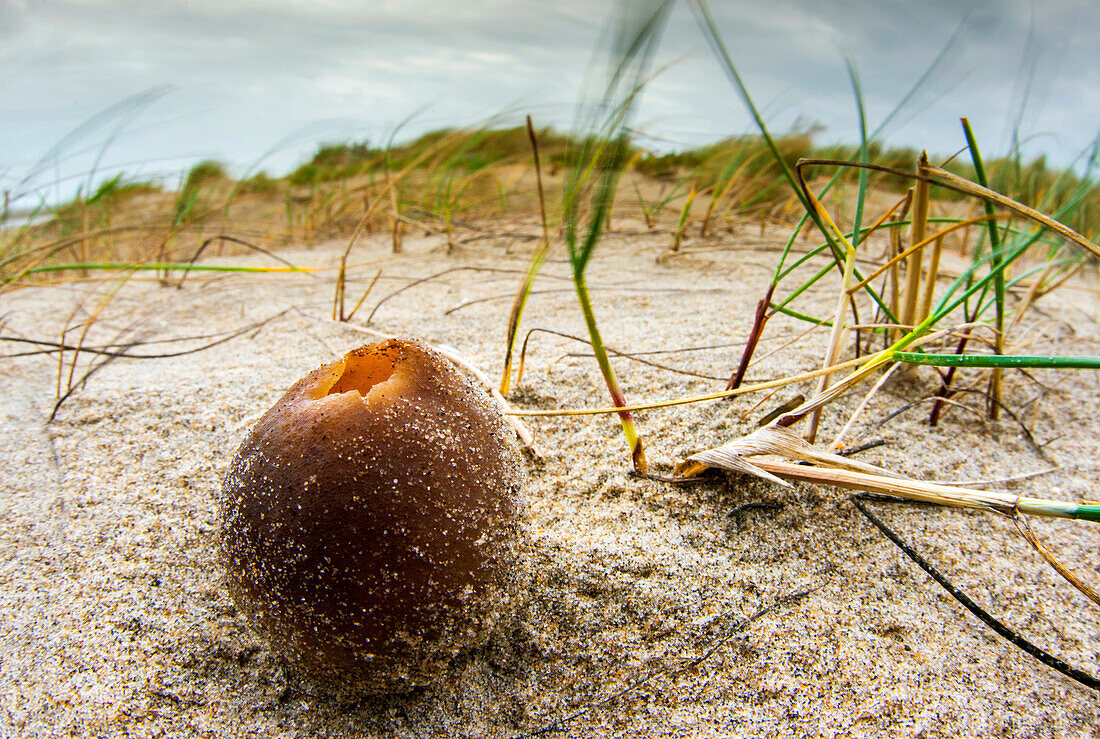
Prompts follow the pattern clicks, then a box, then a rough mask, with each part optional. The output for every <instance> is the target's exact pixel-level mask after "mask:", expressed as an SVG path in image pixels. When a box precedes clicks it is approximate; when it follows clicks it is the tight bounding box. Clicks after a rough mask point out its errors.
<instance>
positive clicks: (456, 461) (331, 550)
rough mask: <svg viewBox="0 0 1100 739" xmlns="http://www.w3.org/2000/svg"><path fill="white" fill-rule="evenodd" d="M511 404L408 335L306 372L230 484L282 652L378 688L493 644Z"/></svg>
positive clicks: (247, 574) (245, 453)
mask: <svg viewBox="0 0 1100 739" xmlns="http://www.w3.org/2000/svg"><path fill="white" fill-rule="evenodd" d="M519 479H520V476H519V461H518V458H517V456H516V453H515V449H514V445H513V444H512V442H511V440H510V434H509V431H508V428H507V426H506V425H505V423H504V421H503V419H502V418H501V415H500V413H499V411H498V410H497V409H496V408H495V406H494V405H493V404H492V403H491V401H490V400H489V399H488V397H487V396H486V395H485V394H484V393H482V392H481V391H479V390H478V389H476V388H475V387H474V386H473V385H472V384H471V383H470V382H469V381H468V380H467V379H466V378H465V377H464V376H463V375H461V374H460V373H459V372H458V371H457V370H456V369H455V367H454V365H453V364H451V362H450V361H448V360H447V359H446V358H444V357H443V356H441V355H440V354H438V353H437V352H435V351H434V350H432V349H429V348H428V347H427V346H425V345H423V344H421V343H420V342H417V341H412V340H398V339H393V340H389V341H384V342H381V343H378V344H373V345H370V346H364V347H361V348H359V349H356V350H354V351H352V352H349V353H348V354H347V355H346V356H344V358H343V359H341V360H338V361H335V362H332V363H330V364H326V365H324V366H322V367H321V368H320V369H317V370H315V371H314V372H311V373H310V374H309V375H307V376H306V377H305V378H303V379H302V380H300V381H298V382H297V383H296V384H295V385H294V386H293V387H292V388H290V390H288V391H287V393H286V394H285V395H284V396H283V397H282V399H281V400H279V402H278V403H276V404H275V406H274V407H273V408H271V410H269V411H268V412H267V413H266V414H265V415H264V416H263V418H261V419H260V421H259V422H258V423H257V424H256V426H255V428H254V429H253V431H252V433H251V435H250V436H249V437H248V439H246V440H245V442H244V443H243V444H242V445H241V447H240V449H239V450H238V451H237V455H236V457H235V458H234V459H233V463H232V466H231V467H230V470H229V474H228V475H227V477H226V480H225V485H224V487H223V491H222V499H221V508H222V523H221V532H220V546H221V553H222V559H223V561H224V563H225V566H226V569H227V573H228V582H229V587H230V590H231V592H232V595H233V598H234V600H235V601H236V603H237V605H238V606H239V607H240V608H241V610H243V611H244V612H245V613H246V614H247V615H248V616H249V617H250V619H251V621H252V623H253V625H254V626H255V627H256V628H257V630H259V631H260V632H261V633H262V634H264V635H265V636H266V637H267V638H268V640H269V641H270V643H271V644H272V646H273V648H274V649H275V650H276V651H278V652H279V653H281V654H282V655H284V656H285V657H287V658H289V659H291V660H292V661H295V662H298V663H301V664H304V665H305V666H307V667H310V668H313V669H315V670H318V669H319V670H322V671H325V670H335V671H341V672H354V673H356V674H357V675H358V677H359V678H361V680H362V681H363V682H364V683H365V686H366V687H368V688H373V689H376V690H393V689H401V688H403V687H404V688H407V687H412V686H414V685H417V684H422V683H425V682H428V681H430V680H431V679H432V678H433V677H434V676H435V675H436V674H437V673H438V672H439V671H440V670H441V669H442V668H443V667H444V666H445V665H446V663H447V661H448V660H449V659H450V657H452V656H453V655H454V654H456V653H457V652H459V651H461V650H462V649H465V648H468V647H470V646H474V645H476V644H478V643H481V642H483V641H484V640H485V638H486V637H487V634H488V630H489V627H490V626H491V625H492V622H493V621H494V619H495V618H496V615H497V612H498V611H499V610H500V609H501V607H502V605H503V602H504V601H505V600H506V599H507V592H508V587H507V584H508V583H507V581H508V579H509V576H510V572H511V569H512V568H513V565H514V557H515V552H514V548H515V546H516V544H517V539H518V536H519V514H518V510H517V495H518V491H519Z"/></svg>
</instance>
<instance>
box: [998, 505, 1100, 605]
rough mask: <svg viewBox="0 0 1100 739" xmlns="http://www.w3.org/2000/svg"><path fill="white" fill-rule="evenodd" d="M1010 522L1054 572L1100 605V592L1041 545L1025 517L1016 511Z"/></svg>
mask: <svg viewBox="0 0 1100 739" xmlns="http://www.w3.org/2000/svg"><path fill="white" fill-rule="evenodd" d="M1012 522H1013V523H1014V524H1016V530H1017V531H1019V532H1020V535H1021V536H1022V537H1024V538H1025V539H1027V543H1028V544H1030V545H1031V546H1032V547H1033V548H1034V549H1035V551H1037V552H1038V553H1039V556H1041V557H1042V558H1043V560H1045V561H1046V563H1047V564H1048V565H1050V566H1051V567H1052V568H1054V571H1055V572H1057V573H1058V574H1059V575H1061V576H1062V577H1063V578H1065V580H1066V582H1068V583H1069V584H1070V585H1072V586H1073V587H1075V588H1077V589H1078V590H1080V591H1081V592H1082V593H1084V594H1085V597H1087V598H1088V599H1089V600H1091V601H1092V602H1093V603H1095V604H1096V605H1098V606H1100V593H1097V592H1096V590H1094V589H1093V588H1092V586H1090V585H1089V584H1088V583H1086V582H1084V581H1083V580H1082V579H1081V578H1080V577H1079V576H1078V575H1077V573H1076V572H1075V571H1074V570H1072V569H1070V568H1069V567H1066V566H1065V565H1064V564H1062V562H1061V561H1059V560H1058V558H1057V557H1055V556H1054V555H1053V554H1052V553H1051V551H1050V550H1049V549H1047V548H1046V547H1045V546H1043V543H1042V542H1041V541H1039V539H1038V537H1036V536H1035V533H1034V532H1033V531H1032V530H1031V526H1030V525H1029V524H1028V522H1027V519H1026V518H1024V517H1023V516H1021V515H1020V514H1019V512H1017V513H1015V514H1013V516H1012Z"/></svg>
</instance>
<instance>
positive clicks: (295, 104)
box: [0, 0, 1100, 171]
mask: <svg viewBox="0 0 1100 739" xmlns="http://www.w3.org/2000/svg"><path fill="white" fill-rule="evenodd" d="M613 7H614V3H613V2H612V0H598V1H597V2H584V1H583V0H565V1H564V2H557V3H550V2H545V3H531V2H523V1H522V0H495V1H494V2H484V3H469V2H457V1H452V0H417V1H415V2H407V1H406V2H396V1H390V0H384V1H382V2H371V3H362V2H357V1H352V0H348V1H347V2H344V1H342V0H328V1H319V0H313V1H309V0H266V1H260V0H190V2H187V3H163V2H154V1H152V0H148V1H146V2H137V3H122V2H119V1H117V0H81V1H79V2H78V1H76V0H61V1H57V2H55V1H44V2H38V3H34V2H31V0H0V39H2V40H3V44H2V45H0V64H2V68H3V69H4V70H5V75H4V76H3V77H0V107H2V109H3V110H4V111H5V114H4V131H5V133H4V135H3V137H2V138H0V171H3V170H8V171H17V170H18V169H19V167H20V166H24V165H26V163H28V162H30V161H33V160H35V159H36V158H37V157H39V156H40V155H41V154H42V153H43V152H45V151H47V150H48V149H49V148H50V147H51V146H53V145H54V144H55V143H57V142H58V141H59V140H61V138H62V137H63V136H64V135H65V134H66V133H67V132H68V131H70V130H72V129H73V128H74V127H76V126H78V125H79V124H80V123H81V122H82V121H84V120H86V119H88V118H89V117H91V116H93V115H94V114H95V113H96V112H98V111H100V110H102V109H104V108H106V107H107V106H109V105H110V104H112V103H114V102H117V101H118V100H120V99H122V98H125V97H126V96H128V95H132V94H134V93H137V92H139V91H141V90H144V89H149V88H151V87H153V86H155V85H159V84H164V83H169V84H171V85H173V87H174V92H173V93H172V94H171V95H169V96H168V97H166V98H164V99H163V100H161V101H159V102H158V103H156V104H155V105H153V106H151V107H150V108H149V110H148V111H146V112H145V113H144V114H143V115H142V116H141V117H140V118H139V119H137V120H135V122H134V124H133V127H132V129H131V133H128V134H126V135H124V136H122V137H121V138H120V139H119V140H118V141H117V142H116V143H114V144H113V145H112V148H111V150H110V155H111V156H110V157H108V158H109V159H110V160H111V161H112V162H114V163H115V164H116V165H117V164H123V163H130V162H135V161H138V162H140V161H147V162H149V164H148V165H147V166H146V167H145V170H146V171H156V170H157V169H158V168H168V169H171V168H172V167H178V166H181V164H180V163H181V162H182V161H184V160H187V159H194V158H197V157H202V156H218V157H221V158H223V159H226V160H229V161H230V162H232V163H235V164H237V165H243V164H247V163H248V162H250V161H252V160H254V159H255V158H256V157H258V156H259V155H260V154H262V153H263V152H264V151H266V150H267V149H268V148H270V147H271V146H272V145H274V144H275V143H276V142H278V141H280V139H283V138H284V137H285V136H287V135H288V134H293V133H295V132H298V136H297V138H298V139H299V141H298V143H296V144H294V145H292V146H290V147H289V148H288V149H286V150H285V151H283V152H281V153H279V154H278V155H277V156H275V157H274V158H273V159H272V160H271V161H270V162H268V166H270V167H273V168H276V169H279V168H286V167H288V166H290V165H291V164H292V163H293V162H294V161H295V160H296V159H299V158H300V157H302V156H304V155H305V154H306V153H308V151H309V150H310V149H312V148H313V146H315V145H316V142H317V140H319V139H332V138H337V137H340V136H353V137H357V138H361V137H370V138H372V139H375V140H378V139H380V138H381V137H384V136H385V135H386V134H387V132H388V131H389V130H390V128H391V127H392V126H393V125H395V124H396V123H397V122H398V121H401V120H402V119H404V118H405V117H406V116H408V115H409V114H410V113H412V112H414V111H417V110H421V109H422V110H423V112H422V113H421V115H420V116H419V117H418V118H416V119H415V120H414V121H413V123H411V124H410V126H409V129H408V130H409V132H410V133H415V132H416V131H419V130H423V129H426V128H430V127H434V126H438V125H443V124H447V123H449V124H468V123H473V122H477V121H483V120H486V119H487V118H488V117H489V116H491V115H493V114H494V113H496V112H499V111H501V110H504V109H507V108H509V107H510V106H514V107H515V108H516V109H517V114H518V112H519V111H524V112H526V111H531V112H533V113H534V114H535V117H536V119H537V120H541V121H543V122H546V123H554V124H557V125H567V124H568V123H569V121H570V120H571V117H572V111H573V104H574V102H575V100H576V97H577V94H578V91H579V90H580V87H581V84H582V82H583V80H584V78H585V74H586V70H587V67H588V64H589V61H590V58H591V54H592V50H593V48H594V45H595V44H596V42H597V40H598V38H599V34H600V30H601V24H602V23H603V19H604V18H605V16H606V15H607V14H608V13H609V12H610V10H611V9H612V8H613ZM712 11H713V13H714V15H715V17H716V20H717V22H718V24H719V26H720V28H721V30H722V33H723V35H724V37H725V40H726V43H727V45H728V46H729V48H730V51H731V54H732V55H733V57H734V61H735V62H736V63H737V64H738V66H739V69H740V70H741V72H742V74H743V76H744V78H745V79H746V81H747V82H748V84H749V86H750V89H751V90H752V92H753V94H754V96H755V98H756V100H757V103H758V104H759V105H760V106H761V107H763V108H765V109H766V110H767V111H768V113H769V120H770V121H771V122H772V124H773V125H774V127H776V128H777V129H778V130H783V129H784V128H786V127H788V126H790V125H792V124H793V123H794V122H795V121H796V120H802V121H815V122H819V123H822V124H824V125H825V126H826V131H825V133H824V134H823V140H841V141H852V140H854V138H855V135H856V130H857V129H856V125H855V104H854V99H853V96H852V92H851V87H850V83H849V81H848V78H847V71H846V68H845V62H844V54H848V55H849V56H850V57H851V58H852V59H853V60H854V62H855V64H856V65H857V68H858V70H859V74H860V78H861V81H862V83H863V90H864V95H865V103H866V106H867V109H868V112H869V118H870V122H871V124H872V125H874V124H876V123H877V122H879V121H881V120H882V119H883V118H884V117H885V116H886V115H887V114H888V113H889V112H890V111H891V110H892V109H893V107H894V106H895V105H896V104H897V103H898V102H899V100H900V99H901V96H902V95H903V94H904V93H905V91H906V90H908V89H909V87H910V86H911V85H912V84H913V83H914V82H915V81H916V80H917V79H918V78H919V76H920V75H921V73H922V72H923V70H924V69H925V68H926V67H927V66H928V65H929V64H931V63H932V61H933V60H934V59H935V58H936V56H937V54H938V53H939V52H940V50H941V49H942V48H943V46H944V44H945V43H946V42H947V40H948V39H949V38H950V37H951V35H952V34H953V33H954V32H955V31H956V30H957V29H961V30H960V37H959V41H958V43H957V44H956V45H955V46H953V47H951V48H950V49H949V52H950V53H948V54H947V55H946V56H945V58H944V59H943V60H942V62H941V64H940V65H939V66H938V67H937V68H936V70H935V74H934V75H933V76H932V79H931V81H930V83H929V84H928V85H927V86H926V87H925V88H924V91H923V94H922V95H919V96H917V97H916V98H914V100H913V101H912V102H911V104H910V106H909V107H908V109H907V110H905V111H903V114H902V115H900V116H899V117H898V119H897V122H896V125H895V126H893V128H891V129H890V130H888V131H887V137H888V139H887V140H888V141H889V142H890V143H895V144H905V145H912V146H916V147H922V146H923V147H928V148H929V149H930V150H933V151H937V152H951V151H954V150H955V149H957V148H959V146H961V144H960V141H961V138H960V135H959V132H958V131H959V128H958V117H959V116H960V115H969V116H971V118H972V120H973V121H974V123H975V125H976V127H978V129H979V131H980V132H982V134H983V140H986V141H988V142H989V144H987V149H990V150H992V151H996V150H997V149H998V148H1000V149H1002V150H1003V147H1004V146H1006V145H1007V144H1008V143H1009V141H1010V140H1011V128H1012V126H1013V124H1014V122H1015V120H1016V117H1017V112H1018V111H1019V110H1021V106H1022V105H1023V102H1024V93H1025V91H1027V92H1028V95H1029V96H1028V98H1027V102H1028V105H1027V107H1026V108H1024V112H1025V114H1026V115H1025V117H1024V119H1023V121H1022V125H1021V134H1022V135H1023V136H1024V138H1026V139H1027V140H1028V142H1029V143H1028V146H1029V147H1030V149H1029V150H1030V151H1034V152H1046V153H1049V154H1050V155H1051V157H1052V158H1053V159H1055V160H1056V161H1069V159H1070V157H1071V156H1072V154H1073V152H1075V151H1077V150H1080V149H1082V148H1084V146H1085V145H1086V144H1087V143H1088V142H1089V141H1091V139H1092V138H1093V136H1095V135H1096V123H1095V121H1097V120H1100V117H1098V114H1100V100H1098V98H1100V96H1098V95H1097V94H1096V92H1097V84H1098V79H1097V75H1098V71H1100V52H1098V51H1097V50H1095V49H1094V47H1093V44H1092V43H1091V40H1090V38H1089V37H1088V36H1087V35H1086V34H1087V33H1088V32H1089V29H1092V28H1095V27H1097V26H1098V25H1100V23H1098V22H1100V7H1097V6H1096V4H1095V3H1094V2H1091V0H1057V1H1054V0H1052V1H1050V2H1043V3H1040V2H1036V3H1034V4H1031V3H1028V2H1022V1H1021V0H1005V2H999V3H988V2H981V1H980V0H969V1H968V2H955V1H953V0H924V1H923V2H900V1H898V0H894V1H892V2H890V1H887V2H883V1H882V0H877V1H872V0H857V1H855V2H850V1H846V0H774V1H773V2H769V3H759V2H749V1H748V0H739V1H737V2H717V1H715V2H712ZM1029 39H1030V42H1029ZM660 54H661V59H660V61H661V62H662V63H667V64H669V67H668V69H667V70H666V71H664V72H663V73H662V74H661V75H660V76H659V77H658V78H657V79H656V80H655V81H654V82H653V83H652V85H651V86H650V88H649V90H648V91H647V94H646V96H645V98H644V99H643V103H642V105H641V107H640V109H639V111H638V115H637V119H636V120H637V122H638V124H639V125H640V126H641V127H643V128H644V129H646V130H647V131H648V132H650V133H652V134H653V135H654V136H655V137H657V138H659V139H668V140H671V141H673V142H676V141H679V142H682V143H685V144H697V143H701V142H702V141H704V140H709V139H714V138H718V137H721V136H724V135H730V134H736V133H742V132H745V131H748V130H750V129H749V126H750V122H749V120H748V118H747V117H746V116H745V114H744V111H743V110H742V109H741V106H740V103H739V102H738V100H737V98H736V96H735V95H734V93H733V91H732V89H731V87H730V86H729V83H728V82H727V81H726V80H725V79H724V78H723V77H722V73H721V71H720V69H719V67H718V65H717V64H716V63H715V61H714V60H713V59H712V57H711V56H710V52H709V50H708V49H707V47H706V44H705V42H704V41H703V38H702V36H701V35H700V33H699V30H698V28H697V25H696V21H695V19H694V18H693V16H692V14H691V13H690V11H689V8H688V6H687V5H686V4H680V5H678V6H677V7H676V8H675V10H674V12H673V15H672V18H671V20H670V24H669V27H668V31H667V33H666V37H665V39H664V41H663V44H662V47H661V52H660ZM1030 70H1034V79H1033V80H1032V82H1031V84H1030V88H1029V87H1028V76H1027V74H1026V73H1027V72H1029V71H1030ZM515 118H517V119H518V115H516V116H515ZM94 144H95V142H94V141H89V142H86V144H85V146H94ZM164 157H168V158H169V159H170V161H168V162H162V161H156V162H153V161H152V160H160V159H161V158H164ZM77 159H78V160H79V158H77ZM66 166H71V167H73V168H74V169H79V167H80V162H79V161H73V162H70V163H68V164H67V165H66ZM127 166H131V168H132V165H127Z"/></svg>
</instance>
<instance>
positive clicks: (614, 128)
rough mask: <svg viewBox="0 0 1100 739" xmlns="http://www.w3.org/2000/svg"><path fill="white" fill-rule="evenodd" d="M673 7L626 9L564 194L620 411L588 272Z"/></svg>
mask: <svg viewBox="0 0 1100 739" xmlns="http://www.w3.org/2000/svg"><path fill="white" fill-rule="evenodd" d="M671 6H672V3H671V1H670V0H659V1H651V2H648V3H644V4H643V3H637V4H632V5H629V6H624V13H623V17H622V18H621V19H620V23H619V28H618V29H617V30H618V34H617V37H616V42H615V47H614V49H613V54H614V56H613V58H612V59H613V62H614V71H613V72H612V73H611V74H610V76H609V79H608V81H607V84H606V87H605V89H604V92H603V95H602V96H601V98H600V101H599V103H598V104H597V105H596V107H595V108H594V109H593V110H592V112H591V115H592V116H593V117H592V119H591V124H590V129H589V131H590V132H589V135H588V136H586V137H585V138H584V145H583V148H582V151H581V152H580V156H579V157H578V159H577V161H576V163H575V166H574V168H573V171H572V173H571V176H570V178H569V179H568V181H567V183H566V186H565V188H564V191H563V194H562V195H563V197H562V206H563V212H564V218H565V224H564V225H565V242H566V245H567V247H568V249H569V262H570V265H571V267H572V271H573V285H574V287H575V289H576V293H577V302H578V303H579V304H580V308H581V312H582V314H583V315H584V322H585V326H586V327H587V328H588V334H589V337H590V338H591V340H592V351H593V353H594V354H595V355H596V361H597V363H598V364H599V367H600V372H601V373H602V374H603V377H604V382H605V383H606V384H607V388H608V390H609V391H610V393H611V399H612V402H613V403H614V405H615V406H617V407H620V408H621V407H624V406H626V398H625V396H624V395H623V392H622V390H621V389H620V388H619V383H618V380H617V379H616V377H615V373H614V371H613V370H612V368H611V361H610V359H609V358H608V354H607V350H606V348H605V347H604V344H603V340H602V338H601V337H600V332H599V329H598V328H597V325H596V315H595V311H594V309H593V307H592V301H591V299H590V298H589V293H588V286H587V283H586V282H585V277H584V271H585V268H586V267H587V266H588V261H589V260H590V259H591V257H592V254H593V252H594V251H595V249H596V245H597V244H598V243H599V240H600V238H601V236H602V235H603V231H604V225H605V222H606V219H607V217H608V215H609V213H610V210H611V204H612V202H613V200H614V197H615V190H616V186H617V184H618V181H619V175H620V174H621V172H622V168H623V164H624V160H625V158H626V154H627V127H626V122H627V119H628V117H629V113H630V110H631V108H632V106H633V104H634V101H635V99H636V98H637V96H638V94H639V93H640V91H641V88H642V86H643V84H644V80H645V75H646V72H647V70H648V68H649V65H650V61H651V59H652V56H653V54H654V52H655V51H656V47H657V41H658V40H659V37H660V34H661V31H662V30H663V27H664V23H665V21H666V19H667V17H668V11H669V10H670V8H671ZM596 173H599V181H598V183H596V184H595V186H594V187H593V186H591V185H590V179H591V178H592V177H593V175H595V174H596ZM586 195H590V203H589V206H590V212H589V214H588V218H587V223H586V225H585V233H584V236H583V239H578V236H579V235H580V234H579V233H578V226H579V223H578V221H579V217H580V206H581V202H582V199H584V197H585V196H586ZM619 421H620V423H621V424H622V427H623V433H624V434H625V436H626V439H627V443H628V444H629V445H630V453H631V458H632V460H633V463H634V469H635V471H636V472H638V473H643V474H644V473H645V472H646V468H647V465H646V458H645V451H644V449H643V447H642V441H641V437H640V436H639V434H638V431H637V428H636V427H635V425H634V417H633V415H632V414H631V413H630V412H629V411H626V410H622V411H619Z"/></svg>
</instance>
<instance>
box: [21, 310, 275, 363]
mask: <svg viewBox="0 0 1100 739" xmlns="http://www.w3.org/2000/svg"><path fill="white" fill-rule="evenodd" d="M288 310H289V309H288ZM286 313H287V311H285V310H283V311H279V312H278V313H276V314H275V315H273V316H269V317H268V318H265V319H263V320H262V321H256V322H254V323H250V324H248V325H247V326H242V327H241V328H239V329H236V330H235V331H232V332H230V333H227V334H224V335H221V337H220V338H218V339H217V340H215V341H212V342H210V343H208V344H203V345H202V346H198V347H194V348H192V349H183V350H181V351H178V352H165V353H163V354H133V353H131V352H129V351H127V350H128V349H132V348H134V347H137V346H147V345H149V344H158V343H165V342H175V341H195V340H198V339H204V338H208V337H209V336H218V334H207V335H205V336H184V337H180V338H176V339H163V340H161V341H132V342H128V343H114V344H106V345H104V346H102V347H88V346H82V347H79V348H80V351H81V352H82V353H85V354H98V355H100V356H105V357H111V358H112V359H121V358H125V359H168V358H170V357H182V356H185V355H187V354H196V353H198V352H201V351H205V350H206V349H211V348H213V347H215V346H218V345H219V344H224V343H225V342H227V341H231V340H232V339H235V338H237V337H238V336H242V335H244V334H247V333H248V332H250V331H254V330H256V329H258V328H263V327H264V326H265V325H267V324H268V323H270V322H271V321H274V320H275V319H276V318H279V317H281V316H283V315H285V314H286ZM0 341H11V342H14V343H20V344H31V345H32V346H44V347H49V348H48V349H39V350H36V351H31V352H16V353H14V354H3V355H0V359H11V358H13V357H28V356H33V355H36V354H54V353H56V352H60V351H75V350H76V349H77V347H76V346H74V345H70V344H62V343H59V342H56V341H42V340H39V339H27V338H23V337H20V336H0Z"/></svg>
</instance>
